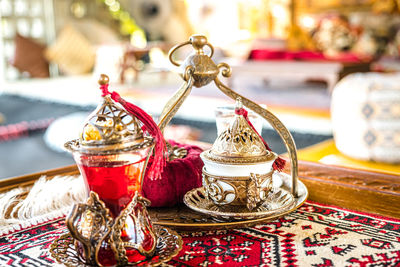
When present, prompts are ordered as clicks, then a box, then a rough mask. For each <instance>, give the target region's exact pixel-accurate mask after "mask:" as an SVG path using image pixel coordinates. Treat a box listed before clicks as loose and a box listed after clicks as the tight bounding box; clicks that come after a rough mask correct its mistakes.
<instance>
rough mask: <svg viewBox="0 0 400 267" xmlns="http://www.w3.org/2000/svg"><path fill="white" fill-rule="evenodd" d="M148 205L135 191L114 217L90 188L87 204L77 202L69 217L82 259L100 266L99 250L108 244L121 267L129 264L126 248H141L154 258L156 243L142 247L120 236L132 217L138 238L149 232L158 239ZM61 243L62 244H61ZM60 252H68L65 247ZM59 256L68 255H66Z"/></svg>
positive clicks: (144, 254) (68, 223) (69, 227)
mask: <svg viewBox="0 0 400 267" xmlns="http://www.w3.org/2000/svg"><path fill="white" fill-rule="evenodd" d="M148 205H150V201H149V200H147V199H145V198H143V197H142V196H140V195H139V194H138V193H137V192H136V194H135V196H134V197H133V198H132V200H131V202H130V203H129V204H128V205H127V207H126V208H125V209H124V210H123V211H122V212H121V213H120V214H119V216H118V217H117V218H115V220H114V219H113V218H112V217H111V215H110V211H109V210H108V209H107V208H106V206H105V204H104V202H103V201H101V200H100V199H99V197H98V195H97V193H95V192H92V191H91V192H90V197H89V199H88V201H87V203H86V204H76V205H74V207H73V209H72V211H71V213H70V214H69V215H68V216H67V218H66V224H67V227H68V230H69V231H70V235H71V237H72V238H73V239H74V240H75V249H76V250H77V251H80V248H82V250H83V255H82V257H79V258H80V260H81V261H82V262H84V263H85V264H89V265H96V266H101V264H100V262H99V251H100V247H102V246H104V245H105V244H108V245H109V246H110V247H111V249H112V251H113V253H114V256H115V259H116V262H117V264H118V266H126V265H128V264H130V262H129V260H128V257H127V254H126V249H127V248H133V249H136V250H138V251H139V253H140V254H141V255H143V256H145V257H146V258H149V257H152V256H153V255H154V253H155V252H156V246H157V243H156V242H154V243H153V245H152V246H151V247H150V248H149V249H147V250H146V249H144V248H143V247H142V244H141V243H140V241H139V242H138V243H132V242H130V241H123V240H122V238H121V235H122V231H124V229H125V227H126V223H127V220H128V219H129V220H132V224H133V225H135V228H136V229H135V234H136V236H138V240H140V238H143V236H144V233H147V234H149V235H150V236H151V238H152V240H157V236H156V235H155V233H154V231H153V226H152V224H151V221H150V220H149V215H148V213H147V210H146V206H148ZM59 245H60V246H61V247H62V246H63V245H62V244H59ZM61 251H63V252H62V253H64V254H65V253H66V252H65V250H62V249H61ZM62 253H61V254H62ZM78 255H79V253H78ZM59 257H61V258H65V255H64V256H59Z"/></svg>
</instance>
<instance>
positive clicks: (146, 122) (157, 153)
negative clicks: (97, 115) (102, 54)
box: [100, 84, 167, 180]
mask: <svg viewBox="0 0 400 267" xmlns="http://www.w3.org/2000/svg"><path fill="white" fill-rule="evenodd" d="M100 89H101V91H102V93H103V94H102V96H106V95H110V96H111V98H112V99H113V100H114V101H115V102H118V103H120V104H121V105H122V106H123V107H124V108H125V109H126V111H128V112H129V113H130V114H132V115H133V116H135V117H136V118H138V120H139V121H141V122H142V123H143V126H144V127H143V128H142V129H143V130H144V131H147V132H148V133H149V134H150V135H151V136H152V137H153V138H154V139H155V142H156V143H155V146H154V155H153V157H152V158H153V161H152V164H151V166H150V168H149V170H148V175H146V176H147V177H150V179H151V180H153V179H154V180H157V179H159V178H161V173H162V172H163V169H164V167H165V164H166V158H165V155H166V150H167V148H166V144H165V140H164V136H163V134H162V133H161V131H160V129H159V128H158V126H157V124H156V123H155V122H154V120H153V118H152V117H151V116H150V115H149V114H147V113H146V112H145V111H144V110H142V109H141V108H139V107H138V106H136V105H134V104H132V103H129V102H127V101H125V100H124V99H123V98H122V97H121V96H120V95H119V94H118V93H117V92H110V91H108V84H103V85H101V86H100Z"/></svg>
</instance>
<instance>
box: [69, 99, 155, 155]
mask: <svg viewBox="0 0 400 267" xmlns="http://www.w3.org/2000/svg"><path fill="white" fill-rule="evenodd" d="M150 144H152V138H149V137H144V136H143V131H142V129H141V127H140V123H139V120H138V119H137V118H136V117H134V116H132V115H131V114H130V113H128V112H127V111H126V110H125V109H124V108H123V107H122V106H121V105H120V104H118V103H115V102H114V101H113V100H112V99H111V98H110V97H109V96H104V97H103V103H101V104H100V105H98V106H97V108H96V109H95V110H94V111H93V112H92V114H90V115H89V117H88V118H87V119H86V122H85V125H84V127H83V129H82V132H81V134H80V137H79V139H75V140H72V141H69V142H67V143H66V144H65V148H67V149H68V150H70V151H72V152H75V151H78V152H85V153H110V152H118V151H127V150H132V149H136V148H140V147H144V146H147V145H150Z"/></svg>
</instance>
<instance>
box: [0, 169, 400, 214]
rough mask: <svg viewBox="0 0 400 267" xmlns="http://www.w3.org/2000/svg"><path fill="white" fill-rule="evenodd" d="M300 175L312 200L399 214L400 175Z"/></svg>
mask: <svg viewBox="0 0 400 267" xmlns="http://www.w3.org/2000/svg"><path fill="white" fill-rule="evenodd" d="M285 172H287V173H288V169H286V170H285ZM71 174H78V169H77V167H76V166H75V165H71V166H67V167H64V168H59V169H54V170H49V171H45V172H40V173H35V174H31V175H25V176H20V177H15V178H10V179H7V180H2V181H0V192H4V191H7V190H10V189H12V188H15V187H17V186H30V185H32V184H33V183H34V182H35V181H36V180H37V179H38V178H39V177H40V176H42V175H46V176H48V177H49V178H51V177H52V176H55V175H71ZM299 177H300V179H301V181H302V182H303V183H304V184H305V185H306V186H307V188H308V191H309V198H308V199H309V200H311V201H315V202H319V203H323V204H330V205H335V206H339V207H343V208H348V209H352V210H357V211H363V212H369V213H375V214H379V215H382V216H388V217H395V218H400V175H390V174H384V173H378V172H370V171H363V170H356V169H350V168H345V167H336V166H327V165H322V164H319V163H312V162H307V161H300V162H299Z"/></svg>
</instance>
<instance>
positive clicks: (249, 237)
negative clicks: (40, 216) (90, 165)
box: [0, 202, 400, 267]
mask: <svg viewBox="0 0 400 267" xmlns="http://www.w3.org/2000/svg"><path fill="white" fill-rule="evenodd" d="M67 231H68V230H67V229H66V226H65V224H64V220H63V218H59V219H56V220H52V221H48V222H43V223H40V224H38V225H36V226H32V227H29V228H28V229H22V230H19V231H16V232H13V233H9V234H6V235H3V236H0V266H58V265H57V264H56V263H55V262H54V260H53V259H52V258H51V256H50V253H49V251H48V249H49V247H50V245H51V243H52V242H53V240H54V239H56V238H57V237H59V236H60V235H62V234H64V233H66V232H67ZM181 235H182V237H183V243H184V244H183V249H182V250H181V251H180V253H179V254H178V255H177V256H176V257H174V258H173V259H172V260H171V261H169V262H168V263H167V264H166V265H169V266H315V267H328V266H371V267H372V266H400V221H399V220H396V219H390V218H382V217H379V216H375V215H369V214H364V213H360V212H356V211H350V210H345V209H341V208H338V207H331V206H327V205H321V204H317V203H311V202H307V203H306V204H304V205H303V206H302V207H300V208H299V209H298V210H297V211H295V212H293V213H291V214H289V215H286V216H285V217H282V218H279V219H277V220H275V221H272V222H269V223H266V224H263V225H258V226H255V227H251V228H243V229H235V230H218V231H207V232H192V233H181Z"/></svg>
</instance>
